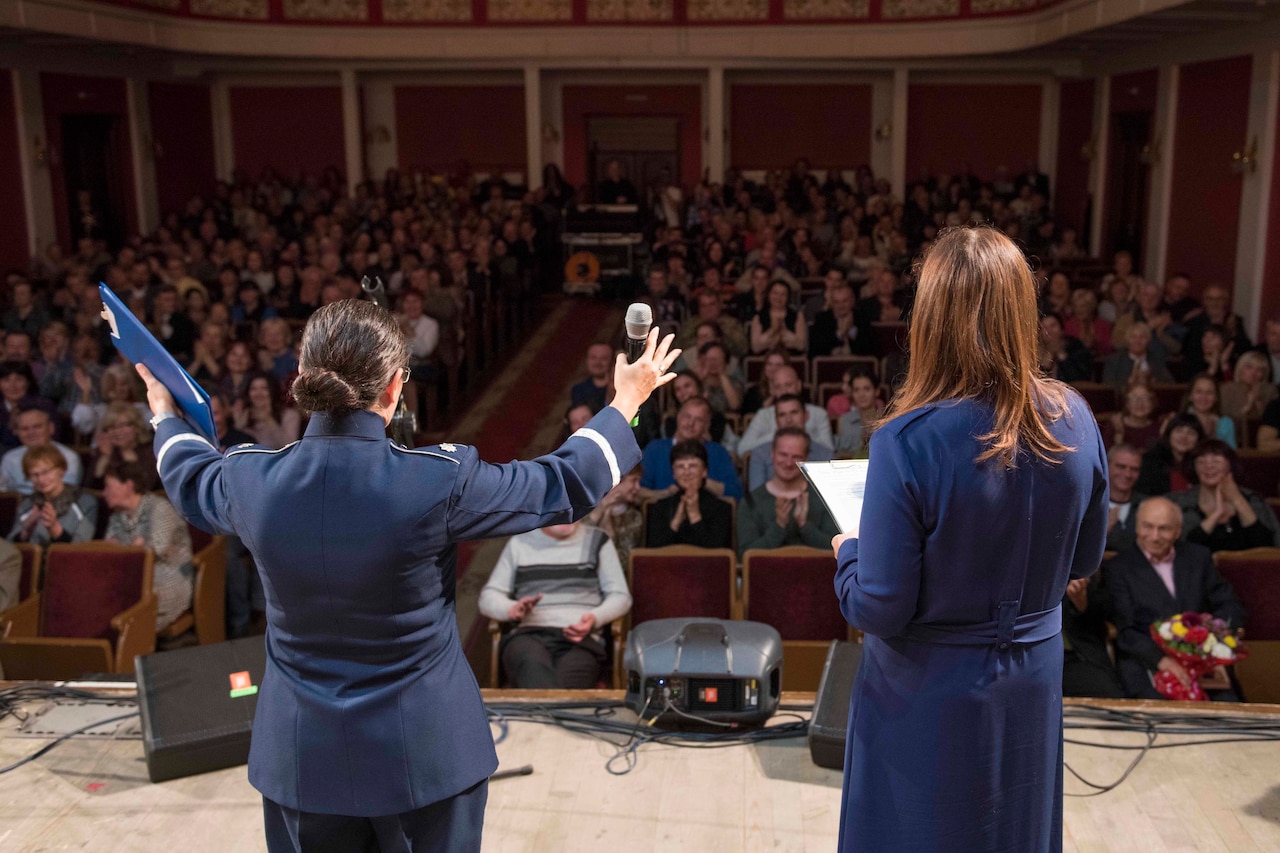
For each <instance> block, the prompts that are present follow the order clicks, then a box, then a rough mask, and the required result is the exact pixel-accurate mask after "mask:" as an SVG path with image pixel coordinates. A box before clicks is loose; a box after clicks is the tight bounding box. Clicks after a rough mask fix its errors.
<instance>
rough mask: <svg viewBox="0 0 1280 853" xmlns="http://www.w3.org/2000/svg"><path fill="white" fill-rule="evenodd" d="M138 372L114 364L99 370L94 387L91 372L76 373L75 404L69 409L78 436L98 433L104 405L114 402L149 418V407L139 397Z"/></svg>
mask: <svg viewBox="0 0 1280 853" xmlns="http://www.w3.org/2000/svg"><path fill="white" fill-rule="evenodd" d="M136 379H137V374H136V373H134V372H133V371H132V370H130V369H129V368H128V367H126V366H125V365H123V364H113V365H111V366H110V367H108V368H107V369H106V370H104V371H102V374H101V376H100V377H99V380H98V387H97V390H96V393H95V389H94V387H93V384H92V382H91V380H90V373H89V372H88V371H86V370H81V371H79V372H78V373H77V374H76V375H75V383H76V390H77V391H78V392H79V393H78V394H77V396H76V404H75V406H73V407H72V409H71V427H72V429H74V430H75V431H76V433H77V434H79V435H85V436H92V435H95V434H97V432H98V430H99V428H100V426H101V425H102V419H103V417H104V416H105V415H106V413H107V407H108V406H110V405H112V404H113V403H124V404H126V405H130V406H133V407H134V408H135V409H137V410H138V414H139V415H141V416H142V418H143V420H150V419H151V410H150V409H149V408H148V407H147V404H146V403H143V402H140V401H139V400H138V386H137V383H136Z"/></svg>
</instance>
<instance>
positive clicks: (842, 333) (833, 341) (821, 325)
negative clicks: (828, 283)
mask: <svg viewBox="0 0 1280 853" xmlns="http://www.w3.org/2000/svg"><path fill="white" fill-rule="evenodd" d="M827 294H828V295H827V301H828V304H829V305H830V307H829V308H827V309H826V310H823V311H819V312H818V313H817V315H816V316H815V317H814V318H813V328H812V329H810V330H809V356H810V357H811V358H812V357H815V356H821V355H852V354H853V353H854V339H856V338H857V337H858V326H857V323H855V322H854V315H853V306H854V298H853V288H852V287H850V286H849V285H847V284H845V283H844V282H841V283H840V284H839V285H837V286H836V287H834V288H828V290H827Z"/></svg>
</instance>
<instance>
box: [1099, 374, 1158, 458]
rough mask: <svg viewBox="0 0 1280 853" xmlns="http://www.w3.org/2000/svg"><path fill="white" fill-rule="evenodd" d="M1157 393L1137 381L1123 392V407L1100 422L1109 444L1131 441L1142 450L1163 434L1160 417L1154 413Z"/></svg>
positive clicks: (1150, 445) (1145, 450)
mask: <svg viewBox="0 0 1280 853" xmlns="http://www.w3.org/2000/svg"><path fill="white" fill-rule="evenodd" d="M1155 413H1156V395H1155V392H1154V391H1152V390H1151V388H1150V387H1148V386H1147V385H1145V384H1143V383H1141V382H1135V383H1132V384H1131V385H1129V387H1128V388H1127V389H1126V390H1125V393H1124V401H1123V403H1121V406H1120V411H1118V412H1115V413H1113V414H1112V415H1111V417H1110V419H1108V420H1107V421H1106V422H1104V423H1103V424H1101V426H1102V438H1103V441H1105V442H1106V445H1107V447H1114V446H1115V445H1117V444H1129V445H1132V446H1133V447H1134V448H1136V449H1137V450H1138V452H1140V453H1145V452H1147V451H1148V450H1150V449H1151V448H1152V447H1154V446H1155V443H1156V440H1157V439H1159V438H1160V421H1159V420H1157V419H1156V417H1155Z"/></svg>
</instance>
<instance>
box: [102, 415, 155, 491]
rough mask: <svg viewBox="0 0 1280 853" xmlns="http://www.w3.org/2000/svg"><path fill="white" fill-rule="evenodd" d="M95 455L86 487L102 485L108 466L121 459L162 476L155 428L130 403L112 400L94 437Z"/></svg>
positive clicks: (153, 474)
mask: <svg viewBox="0 0 1280 853" xmlns="http://www.w3.org/2000/svg"><path fill="white" fill-rule="evenodd" d="M93 445H94V446H93V456H92V457H91V459H90V462H89V466H88V470H87V471H86V472H85V478H84V484H85V487H86V488H90V489H101V488H102V486H103V482H104V480H105V478H106V476H107V469H108V468H110V467H111V466H112V465H114V464H115V463H117V462H137V463H140V464H141V465H143V466H144V467H145V468H146V469H147V470H148V471H150V472H151V475H152V476H153V477H158V476H159V474H158V472H157V471H156V456H155V451H154V450H152V448H151V428H150V427H148V426H147V422H146V421H144V420H143V419H142V415H140V414H139V413H138V410H137V409H136V408H135V407H134V406H132V405H130V404H129V403H121V402H117V403H110V404H108V406H107V408H106V412H105V413H104V414H103V415H102V421H101V424H100V425H99V427H98V433H97V435H96V436H94V439H93Z"/></svg>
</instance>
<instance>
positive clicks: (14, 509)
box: [0, 492, 22, 536]
mask: <svg viewBox="0 0 1280 853" xmlns="http://www.w3.org/2000/svg"><path fill="white" fill-rule="evenodd" d="M20 503H22V495H20V494H18V493H17V492H0V536H8V535H9V531H10V530H12V529H13V522H14V519H16V518H17V517H18V504H20Z"/></svg>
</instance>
